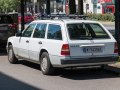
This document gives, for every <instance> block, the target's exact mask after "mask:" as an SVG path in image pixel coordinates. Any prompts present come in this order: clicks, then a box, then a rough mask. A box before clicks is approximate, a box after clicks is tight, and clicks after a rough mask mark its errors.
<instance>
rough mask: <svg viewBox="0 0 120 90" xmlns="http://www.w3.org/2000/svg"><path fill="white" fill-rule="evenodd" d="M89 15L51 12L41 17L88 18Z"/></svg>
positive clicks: (43, 18)
mask: <svg viewBox="0 0 120 90" xmlns="http://www.w3.org/2000/svg"><path fill="white" fill-rule="evenodd" d="M87 17H88V16H86V15H74V14H69V15H66V14H50V15H41V16H40V17H39V19H42V20H45V19H82V20H84V19H86V18H87Z"/></svg>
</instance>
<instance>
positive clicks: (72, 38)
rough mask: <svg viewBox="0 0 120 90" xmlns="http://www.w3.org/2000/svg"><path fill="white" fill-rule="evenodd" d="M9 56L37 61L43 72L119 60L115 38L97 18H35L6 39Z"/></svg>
mask: <svg viewBox="0 0 120 90" xmlns="http://www.w3.org/2000/svg"><path fill="white" fill-rule="evenodd" d="M7 51H8V60H9V62H10V63H17V62H18V60H20V59H24V60H29V61H32V62H35V63H39V64H40V67H41V71H42V73H43V74H46V75H47V74H51V73H53V71H54V69H55V68H56V67H59V68H65V67H81V66H104V65H108V64H112V63H115V62H116V61H117V60H118V48H117V44H116V40H115V39H114V38H113V36H112V35H111V34H110V32H109V31H108V30H107V29H106V28H105V27H104V26H103V25H102V24H100V23H99V22H96V21H88V20H74V19H73V20H72V19H64V20H63V19H62V20H37V21H33V22H31V23H30V24H29V25H28V27H27V28H26V29H25V30H24V31H23V32H19V33H17V34H16V36H13V37H10V38H9V39H8V42H7Z"/></svg>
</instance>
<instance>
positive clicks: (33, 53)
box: [29, 23, 47, 61]
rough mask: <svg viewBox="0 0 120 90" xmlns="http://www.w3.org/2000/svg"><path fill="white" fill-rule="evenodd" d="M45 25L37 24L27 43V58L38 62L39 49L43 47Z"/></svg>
mask: <svg viewBox="0 0 120 90" xmlns="http://www.w3.org/2000/svg"><path fill="white" fill-rule="evenodd" d="M46 27H47V24H44V23H38V24H37V26H36V28H35V30H34V33H33V36H32V38H31V39H30V42H29V57H30V59H31V60H35V61H39V54H40V49H41V47H42V46H43V45H44V40H45V32H46Z"/></svg>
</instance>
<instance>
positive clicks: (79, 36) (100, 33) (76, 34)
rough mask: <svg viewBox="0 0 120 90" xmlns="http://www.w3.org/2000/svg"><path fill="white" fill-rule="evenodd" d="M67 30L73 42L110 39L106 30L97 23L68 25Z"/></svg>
mask: <svg viewBox="0 0 120 90" xmlns="http://www.w3.org/2000/svg"><path fill="white" fill-rule="evenodd" d="M67 29H68V33H69V38H70V39H71V40H84V39H85V40H86V39H108V38H110V37H109V36H108V34H107V33H106V32H105V31H104V29H103V28H102V27H101V26H100V25H99V24H95V23H74V24H67Z"/></svg>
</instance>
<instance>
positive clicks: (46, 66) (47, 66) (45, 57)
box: [40, 52, 54, 75]
mask: <svg viewBox="0 0 120 90" xmlns="http://www.w3.org/2000/svg"><path fill="white" fill-rule="evenodd" d="M40 68H41V71H42V73H43V74H44V75H50V74H53V72H54V68H53V67H52V65H51V63H50V58H49V54H48V53H47V52H43V53H42V55H41V58H40Z"/></svg>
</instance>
